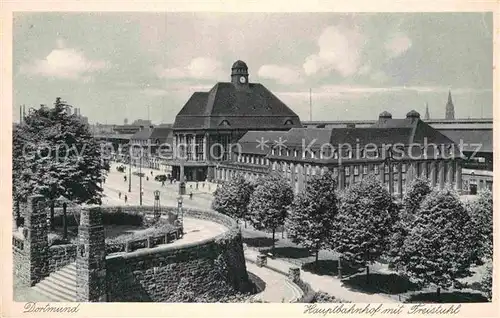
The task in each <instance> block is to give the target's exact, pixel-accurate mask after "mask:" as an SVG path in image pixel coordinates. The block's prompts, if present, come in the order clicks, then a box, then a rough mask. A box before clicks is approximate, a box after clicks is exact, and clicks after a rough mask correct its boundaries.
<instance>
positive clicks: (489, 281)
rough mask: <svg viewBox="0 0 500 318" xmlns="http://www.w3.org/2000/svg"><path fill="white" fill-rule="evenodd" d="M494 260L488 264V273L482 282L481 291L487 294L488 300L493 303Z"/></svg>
mask: <svg viewBox="0 0 500 318" xmlns="http://www.w3.org/2000/svg"><path fill="white" fill-rule="evenodd" d="M492 274H493V260H492V259H489V260H488V262H487V263H486V273H485V275H484V277H483V279H482V281H481V290H482V291H483V292H485V293H486V296H487V297H488V300H489V301H491V297H492V291H493V290H492V289H493V287H492V286H493V275H492Z"/></svg>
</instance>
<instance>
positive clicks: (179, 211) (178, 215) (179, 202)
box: [177, 196, 184, 228]
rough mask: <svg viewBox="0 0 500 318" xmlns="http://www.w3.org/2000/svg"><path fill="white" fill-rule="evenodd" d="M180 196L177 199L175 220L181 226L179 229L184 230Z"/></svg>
mask: <svg viewBox="0 0 500 318" xmlns="http://www.w3.org/2000/svg"><path fill="white" fill-rule="evenodd" d="M182 200H183V198H182V196H179V197H178V198H177V220H178V221H179V223H180V224H181V228H184V213H183V212H182Z"/></svg>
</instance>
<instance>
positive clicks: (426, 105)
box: [425, 103, 431, 120]
mask: <svg viewBox="0 0 500 318" xmlns="http://www.w3.org/2000/svg"><path fill="white" fill-rule="evenodd" d="M429 119H431V116H430V115H429V103H425V120H429Z"/></svg>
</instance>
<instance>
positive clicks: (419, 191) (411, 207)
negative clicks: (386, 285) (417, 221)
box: [387, 178, 432, 268]
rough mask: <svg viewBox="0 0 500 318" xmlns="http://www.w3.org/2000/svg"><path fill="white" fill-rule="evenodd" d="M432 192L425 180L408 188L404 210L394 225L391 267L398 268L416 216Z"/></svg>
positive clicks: (416, 182)
mask: <svg viewBox="0 0 500 318" xmlns="http://www.w3.org/2000/svg"><path fill="white" fill-rule="evenodd" d="M431 192H432V188H431V186H430V184H429V181H428V180H427V179H424V178H416V179H414V180H413V181H412V182H411V183H410V186H409V187H408V189H407V191H406V193H405V195H404V197H403V209H401V210H400V211H399V217H398V219H397V220H396V222H395V223H394V227H393V233H392V238H391V243H390V249H389V251H388V253H387V254H388V256H389V266H390V267H391V268H394V267H397V266H398V263H399V261H400V258H401V256H402V254H401V248H402V247H403V242H404V239H405V238H406V236H407V235H408V233H409V232H410V230H411V229H412V227H413V221H414V218H415V214H416V213H417V211H418V209H419V208H420V204H421V203H422V201H423V200H424V199H425V198H426V197H427V195H428V194H429V193H431Z"/></svg>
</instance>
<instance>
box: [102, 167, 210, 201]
mask: <svg viewBox="0 0 500 318" xmlns="http://www.w3.org/2000/svg"><path fill="white" fill-rule="evenodd" d="M118 165H119V164H116V163H113V164H111V169H110V172H109V173H108V176H107V177H106V182H105V183H104V184H103V188H104V195H105V197H104V198H103V205H139V203H140V202H139V201H140V199H139V197H140V196H139V193H140V190H139V189H140V187H139V183H140V180H139V179H140V178H139V176H137V175H134V174H133V173H134V172H135V171H137V172H139V168H134V167H132V186H131V192H128V185H129V181H128V177H129V173H128V166H126V167H127V170H126V172H118V171H117V170H116V167H117V166H118ZM142 172H143V173H144V174H145V176H144V177H143V178H142V188H143V190H144V195H143V198H142V204H143V205H150V206H152V205H154V191H156V190H159V191H160V204H161V205H162V206H177V198H178V197H179V192H178V186H179V183H177V184H170V182H168V181H167V182H165V186H164V187H162V185H161V182H158V181H154V176H155V175H158V174H161V173H162V172H160V171H158V170H154V169H147V168H143V169H142ZM151 172H153V175H151ZM124 176H126V177H127V181H124ZM146 177H148V178H149V180H147V179H146ZM189 185H192V184H189ZM189 185H188V188H187V189H186V190H187V191H186V192H187V193H188V194H189V192H190V191H191V189H190V188H189ZM193 188H195V187H194V186H193ZM120 192H121V198H120V197H119V193H120ZM125 195H126V196H127V199H128V200H127V203H125V200H124V196H125ZM211 202H212V195H211V194H209V193H200V192H196V191H195V189H194V191H193V199H192V200H191V199H189V195H184V196H183V206H185V207H190V208H199V209H208V208H210V205H211Z"/></svg>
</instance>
